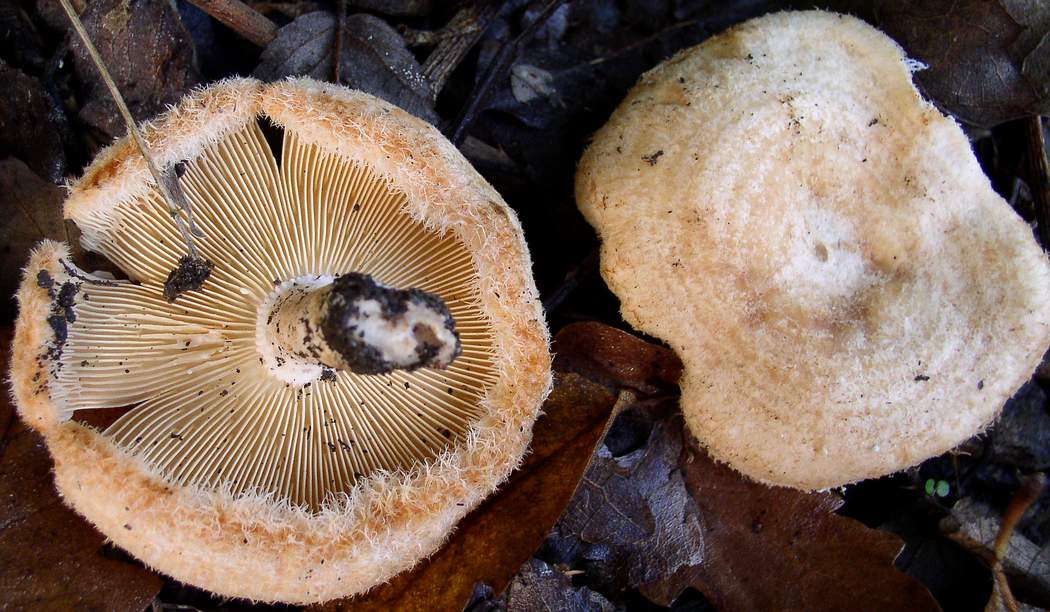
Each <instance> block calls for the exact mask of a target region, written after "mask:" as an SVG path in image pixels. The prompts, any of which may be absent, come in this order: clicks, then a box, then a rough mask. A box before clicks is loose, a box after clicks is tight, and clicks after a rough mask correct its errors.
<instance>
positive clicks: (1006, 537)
mask: <svg viewBox="0 0 1050 612" xmlns="http://www.w3.org/2000/svg"><path fill="white" fill-rule="evenodd" d="M1044 486H1046V475H1045V474H1043V473H1042V472H1037V473H1036V474H1033V475H1031V476H1025V477H1024V478H1022V479H1021V488H1020V489H1018V490H1017V493H1016V494H1015V495H1014V498H1013V499H1012V500H1011V501H1010V505H1009V506H1008V507H1007V508H1006V512H1004V513H1003V522H1002V524H1001V525H999V534H998V535H997V536H996V537H995V549H994V550H995V563H994V564H993V565H992V576H993V577H994V578H995V588H993V589H992V597H991V599H990V600H989V601H988V607H987V608H986V609H987V610H996V609H998V605H997V599H996V598H997V597H998V598H1000V599H1002V603H1003V605H1004V606H1005V607H1006V609H1007V610H1009V611H1010V612H1017V610H1018V605H1017V600H1016V599H1014V595H1013V593H1012V592H1011V591H1010V583H1009V582H1008V581H1007V580H1006V573H1005V572H1004V571H1003V559H1004V558H1006V551H1007V550H1008V549H1009V548H1010V536H1011V535H1013V533H1014V529H1015V528H1016V527H1017V523H1018V522H1020V520H1021V517H1023V516H1024V513H1025V512H1027V511H1028V508H1029V507H1031V505H1032V504H1033V503H1035V501H1036V500H1037V499H1039V495H1040V494H1042V492H1043V487H1044Z"/></svg>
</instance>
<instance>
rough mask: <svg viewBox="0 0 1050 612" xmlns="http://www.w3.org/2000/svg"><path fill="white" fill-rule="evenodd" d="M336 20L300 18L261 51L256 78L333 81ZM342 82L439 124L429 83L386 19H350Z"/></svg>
mask: <svg viewBox="0 0 1050 612" xmlns="http://www.w3.org/2000/svg"><path fill="white" fill-rule="evenodd" d="M335 32H336V20H335V17H333V16H332V15H331V14H329V13H326V12H324V11H316V12H313V13H307V14H306V15H301V16H299V17H297V18H296V19H295V20H294V21H292V22H291V23H289V24H288V25H286V26H284V27H283V28H281V29H280V30H278V32H277V38H275V39H274V40H273V42H271V43H270V44H269V45H268V46H267V47H266V49H264V50H263V52H262V55H261V56H260V57H259V65H258V66H257V67H256V68H255V73H254V76H256V77H258V78H260V79H263V80H265V81H276V80H279V79H282V78H284V77H286V76H292V75H297V76H309V77H313V78H315V79H320V80H331V79H332V72H333V70H334V68H333V65H332V58H333V53H334V50H335ZM345 36H346V37H345V39H344V40H343V56H342V59H341V61H340V64H339V66H340V79H341V80H342V82H343V84H345V85H347V86H349V87H352V88H354V89H360V90H362V91H365V92H367V93H370V94H372V95H374V96H378V97H380V98H383V99H384V100H386V101H388V102H393V103H394V104H397V105H398V106H400V107H401V108H403V109H405V110H406V111H408V112H410V113H412V114H413V115H415V116H417V117H420V118H422V119H426V120H427V121H430V122H431V123H434V122H436V121H437V115H436V114H435V113H434V108H433V105H432V103H431V101H430V84H429V83H428V82H427V80H426V78H425V77H424V76H423V69H422V67H420V65H419V62H417V61H416V58H415V56H413V55H412V53H411V52H410V51H409V50H408V49H407V48H406V47H405V41H404V39H402V38H401V35H400V34H398V33H397V30H395V29H393V28H392V27H390V25H388V24H387V23H386V22H385V21H383V20H382V19H379V18H378V17H373V16H372V15H366V14H363V13H358V14H356V15H350V16H348V17H347V18H346V28H345Z"/></svg>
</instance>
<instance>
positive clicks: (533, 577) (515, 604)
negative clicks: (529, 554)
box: [507, 558, 616, 612]
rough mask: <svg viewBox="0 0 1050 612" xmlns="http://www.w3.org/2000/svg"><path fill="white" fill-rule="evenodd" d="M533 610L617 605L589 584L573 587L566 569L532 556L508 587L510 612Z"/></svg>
mask: <svg viewBox="0 0 1050 612" xmlns="http://www.w3.org/2000/svg"><path fill="white" fill-rule="evenodd" d="M533 610H588V611H595V612H599V611H600V612H612V611H613V610H616V606H614V605H613V604H612V603H611V602H610V601H609V600H608V599H606V598H605V597H602V595H601V594H600V593H596V592H594V591H592V590H590V589H588V588H587V587H582V588H576V587H574V586H573V584H572V579H571V578H570V577H569V576H567V575H565V573H564V572H560V571H558V569H557V568H554V567H551V566H550V565H548V564H547V563H544V562H543V561H541V560H539V559H535V558H533V559H530V560H529V561H528V562H527V563H526V564H525V565H524V566H523V567H522V568H521V571H520V572H518V575H517V576H515V577H514V581H513V582H511V583H510V586H509V587H507V612H532V611H533Z"/></svg>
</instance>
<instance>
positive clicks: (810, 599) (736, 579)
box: [543, 323, 938, 611]
mask: <svg viewBox="0 0 1050 612" xmlns="http://www.w3.org/2000/svg"><path fill="white" fill-rule="evenodd" d="M574 327H576V329H577V331H578V332H580V333H577V334H576V335H574V336H573V338H572V342H573V344H572V346H573V351H572V352H571V353H570V354H560V355H559V357H558V359H557V360H556V363H560V364H561V368H562V369H568V368H573V369H576V370H578V371H588V370H590V371H592V372H593V373H592V376H593V377H596V378H597V377H601V376H604V377H606V378H607V379H608V380H609V381H615V380H617V379H618V380H620V381H621V382H620V384H621V385H622V386H627V387H631V388H635V389H639V388H643V387H645V388H649V389H650V390H653V389H660V388H666V385H667V384H668V383H670V382H673V381H674V380H675V379H676V378H677V375H678V372H679V370H680V365H679V364H678V360H677V358H676V357H675V355H674V353H673V352H672V351H671V350H670V349H667V348H665V347H662V346H659V345H655V344H649V343H646V342H644V341H643V340H641V339H639V338H636V337H634V336H631V335H630V334H626V333H625V332H622V331H619V330H616V329H613V328H610V327H607V326H603V325H600V324H597V323H587V324H578V325H576V326H574ZM562 346H563V347H564V346H568V343H564V344H563V345H562ZM607 384H610V385H614V384H615V382H607ZM675 404H676V398H675V397H674V396H667V395H661V396H658V397H654V398H653V399H650V400H643V401H639V402H636V403H635V404H634V405H633V406H629V407H625V408H624V410H623V412H622V413H620V415H619V416H618V417H617V420H616V422H615V423H614V424H613V425H612V427H611V428H610V432H609V434H608V436H607V437H606V438H605V441H604V444H603V446H602V447H601V448H599V450H598V452H597V453H596V455H595V459H594V460H593V462H592V464H591V466H590V467H589V468H588V470H587V473H586V475H585V476H584V478H583V481H582V483H581V485H580V488H579V490H578V491H577V494H576V495H575V497H574V498H573V500H572V501H571V502H570V505H569V507H568V509H567V511H566V513H565V516H564V517H563V518H562V519H561V520H560V521H559V523H558V526H557V528H556V530H555V532H554V533H553V534H552V536H551V537H550V538H549V539H548V541H547V544H546V546H545V552H544V553H543V557H544V560H545V561H547V562H552V563H557V564H559V565H558V566H559V567H560V566H562V565H564V566H565V567H568V568H571V569H572V570H576V571H580V572H583V574H582V575H581V576H580V578H581V579H582V580H581V583H582V584H584V585H587V586H589V587H591V588H592V589H595V590H597V591H599V592H602V593H612V592H618V591H620V590H622V589H623V588H625V587H627V586H629V587H633V588H636V589H638V591H639V592H640V593H641V594H642V595H644V596H645V597H646V598H647V599H649V600H650V601H653V602H655V603H658V604H661V605H670V604H671V603H673V602H674V601H675V599H676V598H678V597H679V596H680V595H681V593H682V592H683V591H684V590H685V589H686V588H687V587H693V588H696V589H697V590H699V591H701V592H703V593H704V594H705V595H706V596H707V598H708V599H709V600H710V601H711V602H712V603H713V604H714V605H715V608H717V609H719V610H724V611H726V610H728V611H731V610H753V609H759V610H761V609H776V610H790V609H810V610H814V609H880V610H895V609H908V610H936V609H938V608H937V604H936V602H935V601H934V599H933V597H932V596H931V595H930V593H929V592H928V591H927V590H926V589H925V588H924V587H923V586H922V585H920V584H919V583H918V582H916V581H914V580H913V579H911V578H909V577H908V576H906V575H905V574H903V573H901V572H899V571H897V570H896V569H895V568H894V565H893V563H894V559H895V557H896V556H897V554H898V553H899V552H900V550H901V547H902V544H903V543H902V542H901V540H900V539H899V538H897V537H896V536H894V535H892V534H889V533H886V532H882V531H878V530H874V529H869V528H868V527H866V526H864V525H863V524H861V523H859V522H857V521H854V520H852V519H849V518H845V517H841V516H839V515H837V514H835V510H836V509H837V508H838V507H839V506H840V505H841V504H842V500H841V499H840V498H839V497H838V496H836V495H834V494H831V493H813V494H808V493H802V492H799V491H795V490H792V489H785V488H772V487H768V486H765V485H762V484H758V483H755V482H752V481H749V480H746V479H745V478H744V477H743V476H741V475H740V474H738V473H737V472H735V471H733V470H731V469H730V468H728V467H726V466H724V465H719V464H716V463H714V462H713V461H712V460H711V459H709V458H708V457H707V455H706V454H705V453H704V452H703V451H702V450H700V449H699V448H697V447H696V442H695V440H693V439H692V438H691V437H690V436H688V434H687V433H686V432H685V429H684V427H683V424H682V419H681V415H680V414H679V413H678V410H677V408H676V405H675Z"/></svg>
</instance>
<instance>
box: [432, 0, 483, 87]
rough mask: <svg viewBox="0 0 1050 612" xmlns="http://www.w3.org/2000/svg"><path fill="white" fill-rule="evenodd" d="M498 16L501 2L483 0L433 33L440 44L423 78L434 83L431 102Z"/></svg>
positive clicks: (458, 14) (461, 11)
mask: <svg viewBox="0 0 1050 612" xmlns="http://www.w3.org/2000/svg"><path fill="white" fill-rule="evenodd" d="M498 12H499V2H497V1H496V0H480V1H479V2H477V3H476V4H473V5H471V6H468V7H466V8H464V9H462V10H460V11H459V12H458V13H456V14H455V15H454V16H453V17H452V19H451V20H450V21H449V22H448V24H447V25H446V26H445V27H444V28H442V29H441V30H440V31H438V32H436V33H431V34H433V35H434V37H435V38H436V39H438V44H437V47H435V48H434V50H433V51H431V53H430V55H428V56H427V59H426V61H425V62H423V76H425V77H426V78H427V80H428V81H429V82H430V91H431V96H430V97H431V99H433V100H436V99H437V96H438V94H439V93H441V90H442V89H444V87H445V83H446V82H447V81H448V77H449V76H451V75H452V72H453V71H454V70H455V69H456V67H457V66H459V63H460V62H462V61H463V58H464V57H466V55H467V53H468V52H470V50H471V48H473V47H474V45H475V44H477V42H478V40H479V39H480V38H481V35H482V34H484V33H485V30H486V29H487V28H488V27H489V24H490V23H492V20H493V19H495V18H496V14H497V13H498Z"/></svg>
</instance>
